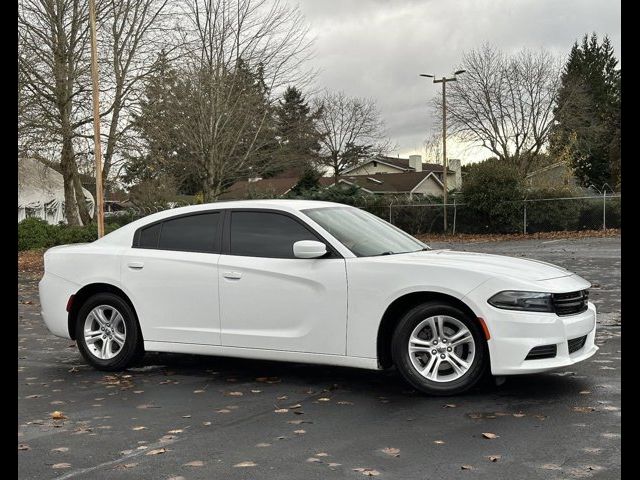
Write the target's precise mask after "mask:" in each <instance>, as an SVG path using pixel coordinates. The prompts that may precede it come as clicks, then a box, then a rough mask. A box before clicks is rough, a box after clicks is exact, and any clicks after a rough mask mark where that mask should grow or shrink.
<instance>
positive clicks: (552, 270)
mask: <svg viewBox="0 0 640 480" xmlns="http://www.w3.org/2000/svg"><path fill="white" fill-rule="evenodd" d="M378 258H380V259H384V260H383V261H387V262H397V263H403V264H406V263H410V264H414V265H415V264H423V265H425V266H428V265H432V266H436V265H437V266H440V267H447V266H448V267H452V268H456V269H460V270H473V271H477V272H481V273H485V274H487V275H491V276H498V277H516V278H521V279H525V280H534V281H539V280H550V279H553V278H561V277H567V276H570V275H573V273H572V272H570V271H569V270H566V269H564V268H562V267H559V266H557V265H553V264H551V263H547V262H541V261H539V260H532V259H529V258H515V257H507V256H504V255H491V254H487V253H475V252H457V251H452V250H425V251H421V252H412V253H403V254H398V255H385V256H381V257H378Z"/></svg>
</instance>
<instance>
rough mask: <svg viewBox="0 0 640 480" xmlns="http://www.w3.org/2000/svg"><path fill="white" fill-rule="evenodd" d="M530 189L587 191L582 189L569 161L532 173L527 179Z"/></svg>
mask: <svg viewBox="0 0 640 480" xmlns="http://www.w3.org/2000/svg"><path fill="white" fill-rule="evenodd" d="M525 181H526V184H527V186H528V187H530V188H534V189H549V190H558V189H563V188H564V189H569V190H575V191H586V189H585V188H583V187H581V186H580V184H579V182H578V179H577V178H576V177H575V175H574V174H573V170H572V169H571V166H570V165H569V162H567V161H561V162H556V163H554V164H551V165H547V166H546V167H543V168H540V169H538V170H534V171H533V172H530V173H528V174H527V176H526V177H525Z"/></svg>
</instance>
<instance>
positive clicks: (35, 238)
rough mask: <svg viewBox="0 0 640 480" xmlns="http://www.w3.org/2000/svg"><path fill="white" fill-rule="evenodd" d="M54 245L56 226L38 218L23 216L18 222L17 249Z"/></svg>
mask: <svg viewBox="0 0 640 480" xmlns="http://www.w3.org/2000/svg"><path fill="white" fill-rule="evenodd" d="M53 245H56V227H55V226H54V225H49V224H48V223H47V222H45V221H44V220H42V219H40V218H35V217H31V218H25V219H24V220H23V221H21V222H20V223H18V250H19V251H21V250H31V249H34V248H49V247H52V246H53Z"/></svg>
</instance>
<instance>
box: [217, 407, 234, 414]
mask: <svg viewBox="0 0 640 480" xmlns="http://www.w3.org/2000/svg"><path fill="white" fill-rule="evenodd" d="M216 412H218V413H231V410H229V409H228V408H221V409H220V410H216Z"/></svg>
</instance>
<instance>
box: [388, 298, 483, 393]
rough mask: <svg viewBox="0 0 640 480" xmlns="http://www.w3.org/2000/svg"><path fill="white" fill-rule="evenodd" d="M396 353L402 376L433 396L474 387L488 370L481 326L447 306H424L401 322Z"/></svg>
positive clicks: (395, 341)
mask: <svg viewBox="0 0 640 480" xmlns="http://www.w3.org/2000/svg"><path fill="white" fill-rule="evenodd" d="M391 342H392V343H391V354H392V357H393V361H394V364H395V365H396V368H397V369H398V370H399V371H400V373H401V374H402V376H403V377H404V378H405V379H406V380H407V381H408V382H409V383H410V384H411V385H413V386H414V387H415V388H417V389H418V390H420V391H422V392H425V393H428V394H431V395H454V394H458V393H462V392H464V391H466V390H468V389H470V388H471V387H473V386H474V385H475V384H476V383H477V382H478V381H479V380H480V379H481V378H482V376H483V373H484V370H485V367H486V358H487V354H486V342H485V339H484V336H483V333H482V331H481V329H480V327H479V326H478V324H477V323H476V321H475V319H473V318H471V317H470V316H469V315H468V314H466V313H465V312H463V311H462V310H460V309H458V308H456V307H453V306H451V305H449V304H446V303H440V302H429V303H424V304H422V305H419V306H417V307H415V308H413V309H411V310H410V311H409V312H407V313H406V314H405V315H404V317H403V318H402V319H401V320H400V322H399V323H398V325H397V327H396V329H395V331H394V334H393V338H392V341H391Z"/></svg>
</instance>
